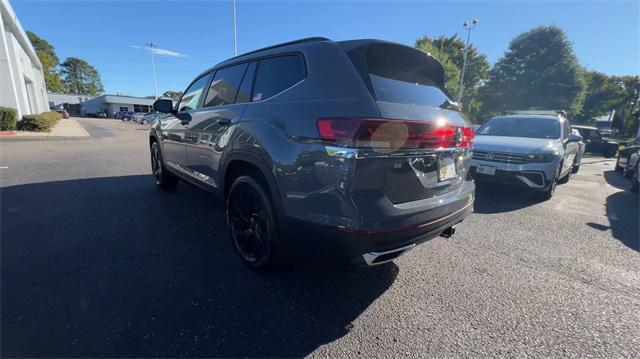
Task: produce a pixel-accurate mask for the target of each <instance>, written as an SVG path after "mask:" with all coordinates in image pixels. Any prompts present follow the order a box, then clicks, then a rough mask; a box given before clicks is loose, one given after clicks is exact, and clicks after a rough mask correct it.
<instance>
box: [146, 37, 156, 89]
mask: <svg viewBox="0 0 640 359" xmlns="http://www.w3.org/2000/svg"><path fill="white" fill-rule="evenodd" d="M146 45H147V48H149V52H150V53H151V67H152V68H153V96H154V97H155V98H156V100H157V99H158V79H157V78H156V60H155V58H154V56H153V49H155V48H157V47H158V45H156V44H154V43H153V42H151V41H149V43H148V44H146Z"/></svg>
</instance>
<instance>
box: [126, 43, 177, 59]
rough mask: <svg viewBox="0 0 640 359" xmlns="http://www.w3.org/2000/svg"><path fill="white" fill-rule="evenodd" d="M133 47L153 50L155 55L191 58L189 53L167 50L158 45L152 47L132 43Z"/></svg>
mask: <svg viewBox="0 0 640 359" xmlns="http://www.w3.org/2000/svg"><path fill="white" fill-rule="evenodd" d="M131 47H133V48H134V49H142V50H147V51H153V53H154V54H155V55H158V56H169V57H181V58H189V55H185V54H181V53H179V52H176V51H171V50H167V49H161V48H158V47H154V48H153V49H150V48H149V47H147V46H140V45H131Z"/></svg>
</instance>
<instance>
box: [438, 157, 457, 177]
mask: <svg viewBox="0 0 640 359" xmlns="http://www.w3.org/2000/svg"><path fill="white" fill-rule="evenodd" d="M457 176H458V174H457V173H456V163H455V161H454V160H453V158H448V157H442V158H440V159H438V181H439V182H443V181H448V180H450V179H454V178H456V177H457Z"/></svg>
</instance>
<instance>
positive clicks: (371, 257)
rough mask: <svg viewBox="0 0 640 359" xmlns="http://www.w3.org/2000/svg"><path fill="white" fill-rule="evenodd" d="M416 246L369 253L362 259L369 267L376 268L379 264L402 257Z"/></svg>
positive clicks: (411, 245)
mask: <svg viewBox="0 0 640 359" xmlns="http://www.w3.org/2000/svg"><path fill="white" fill-rule="evenodd" d="M415 246H416V245H415V244H413V243H412V244H410V245H408V246H404V247H400V248H396V249H392V250H390V251H384V252H369V253H365V254H363V255H362V259H363V260H364V262H365V263H366V265H368V266H375V265H378V264H383V263H387V262H391V261H392V260H394V259H396V258H398V257H400V256H401V255H403V254H404V253H406V252H408V251H410V250H412V249H413V248H415Z"/></svg>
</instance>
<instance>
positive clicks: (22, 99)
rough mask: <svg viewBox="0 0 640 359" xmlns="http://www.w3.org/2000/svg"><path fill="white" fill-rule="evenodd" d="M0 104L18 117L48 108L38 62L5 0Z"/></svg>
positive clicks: (1, 1)
mask: <svg viewBox="0 0 640 359" xmlns="http://www.w3.org/2000/svg"><path fill="white" fill-rule="evenodd" d="M0 106H3V107H12V108H15V109H17V110H18V116H19V117H22V116H23V115H29V114H34V113H41V112H45V111H47V110H48V109H49V106H48V103H47V88H46V85H45V82H44V73H43V71H42V64H41V63H40V60H38V56H37V55H36V51H35V50H34V48H33V46H32V45H31V42H30V41H29V38H28V37H27V34H26V33H25V31H24V29H22V26H21V25H20V21H18V18H17V17H16V14H15V12H13V9H12V8H11V5H10V4H9V1H8V0H0Z"/></svg>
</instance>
